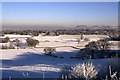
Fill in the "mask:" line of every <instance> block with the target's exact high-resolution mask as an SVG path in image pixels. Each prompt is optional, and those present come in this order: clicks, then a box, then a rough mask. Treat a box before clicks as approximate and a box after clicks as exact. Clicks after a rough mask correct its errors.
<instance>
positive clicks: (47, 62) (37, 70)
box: [0, 35, 108, 78]
mask: <svg viewBox="0 0 120 80" xmlns="http://www.w3.org/2000/svg"><path fill="white" fill-rule="evenodd" d="M69 37H70V36H69ZM87 37H89V38H91V40H97V39H100V38H101V36H90V35H89V36H87ZM104 37H105V36H103V37H102V38H104ZM58 38H59V40H60V39H65V38H66V36H62V37H61V38H60V37H57V39H58ZM70 38H72V39H73V38H76V37H73V36H71V37H70ZM36 39H39V40H40V38H36ZM42 39H43V38H42ZM46 39H48V38H46ZM67 39H68V38H67ZM50 40H52V41H51V42H43V43H42V42H41V43H40V44H39V45H40V47H57V48H56V51H57V52H56V53H54V55H56V56H58V58H55V57H52V56H47V55H45V54H44V53H43V48H34V49H9V50H0V55H1V56H0V60H1V61H2V67H1V68H0V70H2V77H3V78H10V77H11V78H43V75H44V78H59V76H60V70H61V69H62V68H63V67H64V66H65V65H69V66H74V65H76V64H78V63H83V62H89V61H92V62H93V64H94V65H96V66H97V67H100V66H101V67H103V66H107V62H108V59H95V60H80V59H72V58H70V57H74V56H76V54H77V52H78V51H79V49H77V48H74V47H63V46H66V45H68V46H75V47H77V46H79V47H78V48H83V47H84V45H86V44H87V43H88V42H81V43H80V44H77V42H55V41H54V40H56V39H55V38H51V39H50ZM60 46H62V47H60ZM60 57H63V58H60Z"/></svg>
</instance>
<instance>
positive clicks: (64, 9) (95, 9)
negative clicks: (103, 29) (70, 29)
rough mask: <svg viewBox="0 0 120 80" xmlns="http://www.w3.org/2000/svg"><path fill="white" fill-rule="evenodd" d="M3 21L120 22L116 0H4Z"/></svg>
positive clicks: (37, 23)
mask: <svg viewBox="0 0 120 80" xmlns="http://www.w3.org/2000/svg"><path fill="white" fill-rule="evenodd" d="M2 22H3V25H62V26H70V25H118V3H117V2H3V3H2Z"/></svg>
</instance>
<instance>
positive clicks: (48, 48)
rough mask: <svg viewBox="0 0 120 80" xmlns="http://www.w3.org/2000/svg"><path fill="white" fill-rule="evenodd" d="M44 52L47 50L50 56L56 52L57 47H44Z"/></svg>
mask: <svg viewBox="0 0 120 80" xmlns="http://www.w3.org/2000/svg"><path fill="white" fill-rule="evenodd" d="M43 52H45V53H46V54H48V55H49V56H52V53H54V52H56V49H55V48H53V47H46V48H44V49H43Z"/></svg>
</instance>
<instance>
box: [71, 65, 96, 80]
mask: <svg viewBox="0 0 120 80" xmlns="http://www.w3.org/2000/svg"><path fill="white" fill-rule="evenodd" d="M97 74H98V71H97V70H96V68H95V66H94V65H93V64H92V63H86V64H85V63H83V64H77V65H76V66H74V67H72V71H71V76H72V77H73V78H77V79H86V80H89V79H93V78H95V77H96V75H97Z"/></svg>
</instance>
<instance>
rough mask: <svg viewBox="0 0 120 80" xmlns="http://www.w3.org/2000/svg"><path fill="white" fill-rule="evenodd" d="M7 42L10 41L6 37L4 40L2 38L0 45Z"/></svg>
mask: <svg viewBox="0 0 120 80" xmlns="http://www.w3.org/2000/svg"><path fill="white" fill-rule="evenodd" d="M9 40H10V38H9V37H6V38H3V39H0V42H1V43H7V42H8V41H9Z"/></svg>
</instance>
